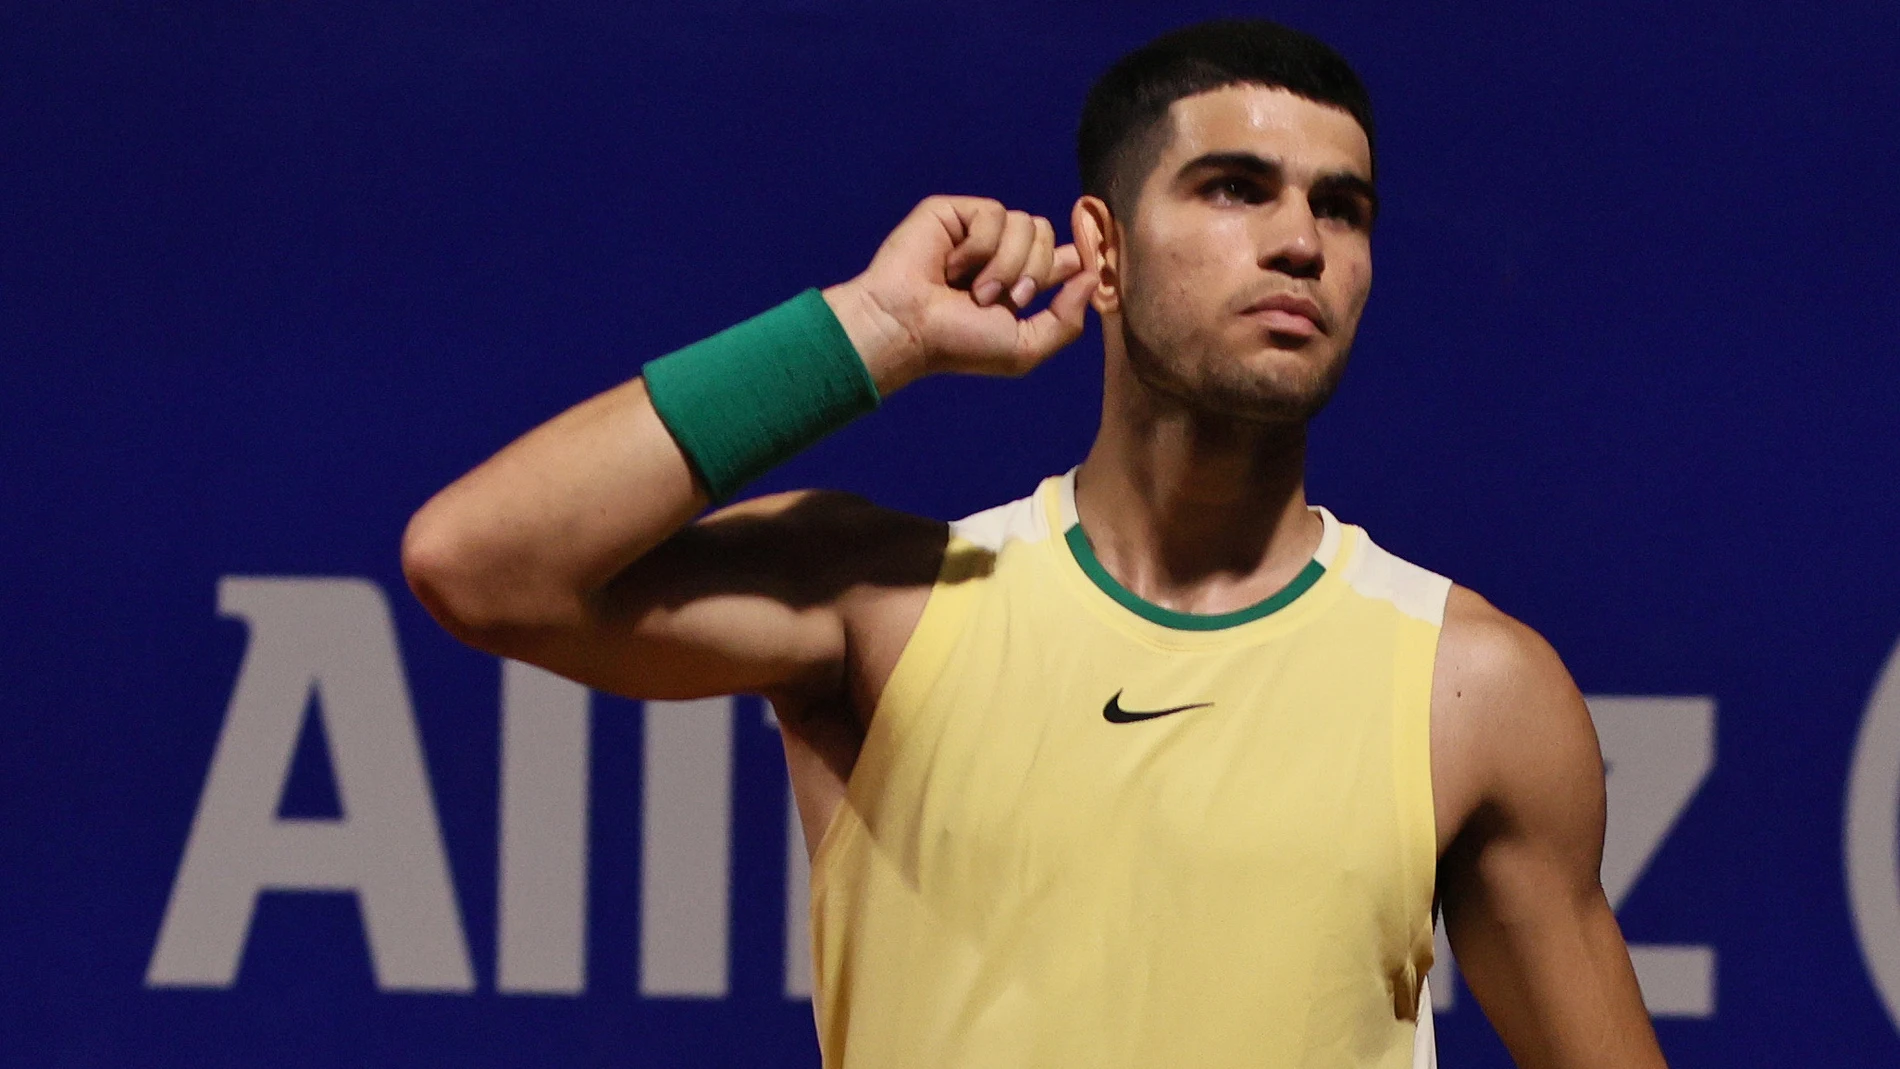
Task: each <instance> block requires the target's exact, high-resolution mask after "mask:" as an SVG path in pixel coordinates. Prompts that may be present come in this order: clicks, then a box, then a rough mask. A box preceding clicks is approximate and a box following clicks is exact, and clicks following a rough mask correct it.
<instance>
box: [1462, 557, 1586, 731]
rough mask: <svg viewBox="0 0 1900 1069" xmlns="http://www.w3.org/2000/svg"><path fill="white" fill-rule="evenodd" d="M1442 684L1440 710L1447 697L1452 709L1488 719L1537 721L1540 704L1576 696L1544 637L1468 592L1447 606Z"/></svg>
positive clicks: (1463, 590)
mask: <svg viewBox="0 0 1900 1069" xmlns="http://www.w3.org/2000/svg"><path fill="white" fill-rule="evenodd" d="M1436 681H1437V690H1438V693H1437V694H1434V696H1433V701H1434V704H1435V705H1436V704H1438V703H1439V699H1440V698H1441V697H1442V698H1444V699H1446V703H1445V704H1446V705H1447V707H1448V708H1449V709H1458V710H1465V711H1468V712H1469V713H1470V714H1472V715H1477V716H1482V717H1485V718H1487V719H1490V718H1494V717H1510V716H1512V715H1515V714H1526V713H1529V714H1531V715H1535V714H1534V712H1533V710H1534V708H1535V706H1537V705H1538V704H1540V702H1539V701H1538V699H1550V698H1557V697H1561V696H1562V695H1563V694H1564V693H1566V692H1569V691H1574V690H1575V688H1574V686H1572V684H1571V682H1570V673H1569V672H1568V671H1567V670H1566V669H1565V668H1564V665H1563V661H1562V659H1561V658H1559V657H1558V656H1557V651H1556V650H1554V649H1552V648H1551V645H1550V643H1548V642H1546V641H1544V636H1542V635H1540V634H1538V633H1537V632H1536V631H1533V630H1532V629H1531V628H1530V627H1528V626H1527V625H1525V624H1524V623H1523V622H1521V621H1519V620H1517V619H1515V618H1513V617H1511V616H1509V615H1507V614H1506V613H1505V612H1504V611H1503V610H1501V609H1499V608H1498V607H1497V606H1495V605H1493V604H1491V603H1490V602H1489V601H1486V600H1485V599H1484V598H1483V597H1481V596H1480V595H1479V594H1478V593H1477V592H1475V591H1473V590H1471V589H1469V588H1467V587H1462V586H1453V587H1452V588H1451V596H1450V597H1449V598H1448V599H1447V600H1446V602H1445V624H1444V629H1443V630H1442V631H1441V632H1440V633H1439V640H1438V662H1437V673H1436Z"/></svg>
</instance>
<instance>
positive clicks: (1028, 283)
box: [1009, 276, 1036, 308]
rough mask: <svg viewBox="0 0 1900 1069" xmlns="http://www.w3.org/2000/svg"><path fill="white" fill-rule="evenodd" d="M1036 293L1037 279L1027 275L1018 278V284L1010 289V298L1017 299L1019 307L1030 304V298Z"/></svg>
mask: <svg viewBox="0 0 1900 1069" xmlns="http://www.w3.org/2000/svg"><path fill="white" fill-rule="evenodd" d="M1035 295H1036V280H1035V279H1033V278H1029V277H1027V276H1025V277H1023V278H1019V279H1017V280H1016V284H1015V285H1014V286H1011V287H1010V289H1009V299H1010V300H1012V301H1015V302H1016V307H1018V308H1021V307H1022V306H1023V305H1025V304H1028V303H1029V298H1031V297H1034V296H1035Z"/></svg>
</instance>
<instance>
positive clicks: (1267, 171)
mask: <svg viewBox="0 0 1900 1069" xmlns="http://www.w3.org/2000/svg"><path fill="white" fill-rule="evenodd" d="M1195 171H1239V172H1241V173H1242V174H1249V175H1253V176H1255V177H1257V178H1274V177H1278V176H1279V174H1280V161H1279V160H1270V159H1267V158H1266V157H1264V156H1259V155H1256V154H1254V153H1252V152H1205V153H1202V154H1201V155H1199V156H1196V157H1194V158H1193V159H1191V160H1189V161H1187V162H1186V163H1184V164H1182V165H1181V169H1180V170H1179V171H1178V172H1176V177H1177V178H1185V177H1186V176H1188V175H1190V174H1193V173H1194V172H1195ZM1310 192H1311V193H1346V194H1350V195H1352V196H1356V197H1362V198H1364V199H1365V201H1366V204H1367V206H1368V207H1369V209H1370V215H1371V216H1372V217H1374V218H1376V217H1377V216H1378V214H1379V191H1378V190H1377V189H1375V188H1373V185H1372V182H1371V181H1370V180H1368V179H1365V178H1361V177H1360V176H1359V175H1356V174H1353V173H1352V172H1351V171H1328V172H1327V173H1325V174H1322V175H1320V176H1319V177H1318V178H1316V179H1314V180H1313V187H1312V189H1311V191H1310Z"/></svg>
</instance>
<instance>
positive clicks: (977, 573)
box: [811, 498, 1036, 877]
mask: <svg viewBox="0 0 1900 1069" xmlns="http://www.w3.org/2000/svg"><path fill="white" fill-rule="evenodd" d="M1030 501H1031V499H1029V498H1023V499H1021V500H1018V501H1012V502H1009V503H1008V504H1004V505H998V506H996V507H995V508H992V509H988V510H985V511H983V512H979V513H977V514H975V515H973V516H969V517H965V518H964V519H961V520H958V521H956V522H954V523H952V524H951V525H950V536H949V538H948V540H947V541H946V542H945V543H944V547H943V558H942V560H941V561H940V562H939V563H938V565H937V576H936V579H935V580H934V581H933V582H932V584H931V587H930V593H929V595H928V596H927V597H926V598H925V601H924V611H923V612H922V614H920V615H919V616H918V618H917V624H916V626H914V627H913V628H911V632H910V636H909V637H908V638H906V639H905V640H904V648H903V650H902V651H900V652H899V653H898V655H897V663H896V664H895V665H893V666H892V667H891V674H890V678H888V679H886V680H885V681H884V689H883V690H881V691H879V692H878V696H877V701H876V703H875V704H874V705H873V706H872V709H871V724H870V727H869V729H868V730H866V732H865V735H864V743H863V745H862V746H860V747H859V749H858V759H857V763H856V764H855V765H853V766H852V769H851V776H850V779H849V780H848V781H846V783H845V801H844V803H843V804H841V805H839V806H838V809H837V811H836V812H834V813H833V814H832V816H831V822H830V823H829V824H827V825H826V826H825V830H824V832H823V833H822V834H821V835H820V836H819V837H818V845H817V847H816V848H814V849H813V850H812V858H811V863H812V872H813V874H814V876H815V877H816V876H820V875H821V874H822V873H823V871H824V866H825V862H826V859H827V858H828V857H829V856H830V855H831V854H832V853H834V852H836V849H837V847H836V845H835V844H836V841H837V840H838V839H839V838H841V837H842V836H843V834H844V831H843V825H844V824H845V823H846V822H847V821H848V819H849V816H850V810H851V808H852V803H853V801H854V800H855V799H856V798H857V797H858V796H859V795H860V794H861V792H863V791H864V790H866V789H868V788H866V787H865V783H866V781H867V780H881V779H883V778H884V777H885V776H886V775H888V774H889V772H890V762H891V760H892V759H893V758H894V756H895V753H894V748H895V747H896V746H898V745H900V740H901V737H902V734H903V730H904V721H905V719H906V717H907V716H908V715H909V713H910V712H911V711H912V710H914V709H915V708H916V707H917V705H918V703H919V702H921V701H922V700H923V698H924V696H925V694H926V693H927V692H928V691H929V689H930V687H931V686H932V685H933V684H934V683H935V682H936V680H937V678H938V677H939V676H940V675H941V674H942V673H943V670H944V667H945V665H947V664H948V663H949V660H950V655H951V653H952V651H953V650H954V649H955V646H956V641H957V637H958V636H959V635H960V634H962V632H963V628H964V623H965V621H966V620H967V619H968V618H969V616H970V613H971V611H972V609H973V607H974V606H975V604H976V600H977V598H979V597H980V596H981V594H982V590H983V581H984V580H985V578H986V577H988V576H989V575H990V573H991V572H992V571H994V569H995V567H996V562H997V558H998V557H999V556H1000V555H1001V553H1002V548H1003V546H1004V544H1005V543H1006V542H1008V541H1010V540H1012V539H1016V538H1023V537H1029V538H1034V537H1035V535H1036V532H1035V531H1033V530H1030V528H1031V527H1033V526H1035V522H1034V521H1035V517H1034V516H1033V515H1032V513H1033V512H1034V510H1033V509H1032V508H1029V507H1028V505H1029V503H1030Z"/></svg>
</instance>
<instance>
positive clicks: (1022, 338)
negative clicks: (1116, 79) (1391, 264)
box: [403, 197, 1093, 698]
mask: <svg viewBox="0 0 1900 1069" xmlns="http://www.w3.org/2000/svg"><path fill="white" fill-rule="evenodd" d="M992 284H994V285H992ZM1056 284H1062V290H1061V292H1060V293H1059V294H1058V295H1057V296H1056V297H1055V299H1054V300H1053V301H1052V302H1051V304H1050V306H1049V307H1048V308H1046V309H1044V310H1043V311H1042V312H1039V313H1037V314H1035V315H1033V316H1028V317H1026V318H1019V317H1018V314H1017V312H1018V309H1019V307H1020V306H1021V304H1023V303H1026V302H1027V301H1028V299H1029V298H1030V297H1031V296H1033V294H1034V293H1035V292H1037V291H1039V290H1041V289H1044V288H1047V287H1049V286H1051V285H1056ZM1092 290H1093V279H1092V277H1090V276H1086V275H1084V274H1083V273H1082V272H1081V271H1080V265H1079V261H1078V259H1077V256H1076V253H1075V250H1074V248H1073V247H1072V246H1064V247H1062V248H1061V249H1058V248H1057V247H1056V246H1055V244H1054V231H1053V229H1052V228H1051V227H1050V225H1049V224H1048V222H1047V221H1046V220H1039V219H1035V218H1033V217H1031V216H1028V215H1026V214H1024V213H1022V212H1009V211H1006V210H1005V209H1004V208H1003V206H1002V205H1000V204H997V203H996V202H994V201H985V200H978V199H976V198H954V197H933V198H930V199H928V200H926V201H924V202H923V203H922V204H920V205H918V207H917V209H916V210H914V211H913V212H912V213H911V214H910V215H909V216H908V217H906V218H905V220H904V221H903V222H902V223H901V224H899V226H898V227H897V229H896V230H894V231H893V232H892V233H891V235H890V237H889V238H887V239H886V241H885V242H884V244H883V246H882V247H880V248H879V250H878V253H877V256H876V257H875V258H873V260H872V261H871V264H870V266H869V267H868V268H867V269H866V270H865V272H864V273H863V274H861V275H860V276H858V277H857V278H855V279H852V280H851V281H850V282H847V283H844V284H842V285H839V286H834V287H832V288H831V289H829V290H827V291H825V300H826V302H827V303H828V304H829V306H830V307H831V309H832V311H833V313H834V314H835V315H836V316H837V317H838V320H839V322H840V323H841V324H842V325H843V326H844V329H845V333H846V335H847V336H848V337H849V338H850V340H851V343H852V345H853V347H854V348H855V349H856V351H857V353H858V355H859V356H860V358H862V359H863V360H864V363H865V366H866V368H867V369H868V370H869V371H870V373H871V376H872V378H873V380H874V381H876V383H877V385H878V388H879V390H880V392H882V393H885V394H888V393H890V392H891V391H892V390H895V389H897V388H899V387H901V386H903V385H904V384H906V383H908V382H910V381H911V380H913V379H915V378H918V377H920V376H922V375H924V374H929V373H932V372H936V371H974V372H992V373H994V372H1001V373H1010V372H1018V373H1019V372H1021V371H1025V370H1027V369H1028V368H1030V367H1033V366H1034V365H1035V364H1036V363H1037V362H1039V361H1041V360H1042V359H1045V358H1046V357H1048V356H1049V355H1050V354H1052V353H1054V352H1055V351H1056V350H1057V349H1060V348H1061V347H1062V346H1063V345H1065V344H1067V343H1068V342H1069V341H1070V340H1072V339H1073V338H1074V337H1075V336H1076V335H1077V334H1079V333H1080V332H1081V327H1082V317H1083V313H1084V310H1085V309H1086V302H1087V299H1088V297H1089V295H1090V293H1091V292H1092ZM999 291H1000V293H1001V294H1002V295H1004V296H999V295H998V293H999ZM1017 297H1020V298H1021V299H1020V300H1018V299H1017ZM706 505H707V495H706V492H705V490H704V489H703V488H702V487H701V486H699V485H698V484H697V483H696V481H695V479H694V476H693V474H692V469H691V466H690V464H689V462H688V460H687V458H686V456H685V454H684V453H683V452H682V451H681V449H680V446H679V445H678V443H677V442H675V441H674V439H673V436H672V434H671V433H670V432H669V431H668V430H667V428H666V426H665V425H664V424H663V423H662V422H661V420H660V418H659V416H658V414H657V413H656V411H655V410H654V407H653V405H652V403H651V401H650V400H649V399H648V396H647V390H646V384H645V382H644V381H643V380H641V379H637V378H636V379H633V380H630V381H628V382H626V383H624V384H622V385H620V386H617V387H615V388H613V389H611V390H608V391H607V392H605V393H602V394H600V395H598V396H596V397H593V398H591V399H589V400H587V401H583V402H582V403H580V404H578V405H576V406H574V407H573V408H571V409H569V410H567V411H566V412H563V413H561V414H560V415H558V416H556V417H555V418H554V419H552V420H550V421H548V422H547V423H545V424H543V425H541V426H539V427H537V428H535V429H534V430H532V431H530V432H528V433H527V434H525V435H523V436H522V437H521V438H519V439H518V440H516V441H515V442H513V443H511V444H510V445H509V446H507V447H506V448H505V449H503V450H502V451H501V452H500V453H498V454H496V455H495V456H494V457H492V458H490V459H489V460H488V461H486V462H484V463H483V464H482V465H480V466H479V467H477V468H476V469H475V470H473V471H471V472H469V473H468V474H467V475H465V476H463V477H462V478H460V479H458V480H456V482H454V483H453V484H451V485H450V486H449V487H447V488H446V489H444V490H443V491H442V492H440V493H438V494H437V495H436V496H435V497H434V498H432V499H431V500H430V501H429V502H428V503H427V504H426V505H424V506H423V508H422V509H421V510H420V511H419V512H417V513H416V515H415V516H414V518H413V519H412V520H411V521H410V524H409V528H408V530H407V531H406V532H405V534H404V538H403V570H404V573H405V575H406V576H407V577H408V579H409V582H410V585H411V586H412V587H413V588H414V590H415V591H416V594H417V596H418V597H419V598H420V599H421V601H422V602H423V604H424V605H425V606H426V607H427V608H428V609H429V611H430V612H431V614H433V615H434V616H435V617H436V619H437V620H439V621H440V622H441V623H442V624H443V626H444V627H446V628H447V629H448V630H449V631H450V632H451V633H453V634H454V635H456V637H458V638H461V639H462V640H463V641H466V642H468V643H470V644H471V645H475V646H477V647H479V648H481V649H484V650H487V651H489V652H492V653H496V654H499V655H502V656H507V657H512V658H516V659H519V660H524V661H529V662H531V663H535V664H539V665H541V666H543V667H546V668H549V669H551V670H553V671H555V672H559V673H561V674H562V675H566V676H569V677H571V678H573V679H577V680H579V681H581V682H583V683H586V684H588V685H590V686H593V687H597V688H600V689H603V690H609V691H613V692H616V693H621V694H626V695H629V696H633V697H642V698H685V697H696V696H704V695H712V694H728V693H747V692H749V693H762V694H766V695H768V696H775V697H776V696H779V695H788V694H790V695H799V694H809V693H813V692H827V693H831V694H841V693H842V692H841V691H840V690H839V688H840V686H841V685H842V684H844V683H845V682H846V680H845V679H844V678H843V676H842V669H843V667H844V666H845V664H846V663H847V661H848V660H850V658H851V655H852V652H853V646H854V643H855V641H856V636H857V634H860V633H862V632H863V631H864V630H865V629H867V628H869V629H873V630H875V629H878V628H880V627H881V626H882V622H883V619H884V618H885V617H889V616H891V615H892V614H893V612H894V613H895V615H897V616H901V615H903V612H904V609H903V607H902V606H901V605H900V606H898V607H897V608H896V609H895V610H892V609H891V608H890V601H891V599H889V598H885V597H882V596H881V594H882V593H886V592H890V591H893V590H895V591H904V590H914V589H916V588H917V587H919V586H920V585H921V586H924V587H927V586H928V583H929V580H930V578H931V576H932V574H934V562H935V556H936V550H937V548H939V547H940V546H941V543H942V537H943V534H942V527H941V525H940V524H934V523H930V522H929V521H923V520H918V519H916V518H914V517H907V516H902V515H899V514H896V513H892V512H889V511H886V510H882V509H877V508H874V507H872V506H870V505H868V504H865V503H863V502H861V501H856V500H855V499H851V498H848V497H845V496H843V495H837V494H794V495H780V496H777V497H773V498H766V499H761V500H758V501H749V502H745V503H742V504H740V505H736V506H734V507H732V508H729V509H725V510H722V511H720V512H718V513H715V514H713V515H712V516H710V517H708V518H706V519H705V520H702V521H700V522H698V523H692V522H691V521H692V520H693V518H694V517H695V516H696V515H698V514H699V513H700V512H701V511H702V510H703V509H704V508H705V507H706ZM689 524H690V526H689ZM899 600H901V599H899ZM913 600H915V599H913ZM880 614H882V615H880ZM912 616H913V619H914V613H913V614H912ZM906 633H907V629H906ZM854 697H857V696H855V695H854Z"/></svg>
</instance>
